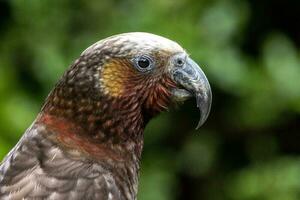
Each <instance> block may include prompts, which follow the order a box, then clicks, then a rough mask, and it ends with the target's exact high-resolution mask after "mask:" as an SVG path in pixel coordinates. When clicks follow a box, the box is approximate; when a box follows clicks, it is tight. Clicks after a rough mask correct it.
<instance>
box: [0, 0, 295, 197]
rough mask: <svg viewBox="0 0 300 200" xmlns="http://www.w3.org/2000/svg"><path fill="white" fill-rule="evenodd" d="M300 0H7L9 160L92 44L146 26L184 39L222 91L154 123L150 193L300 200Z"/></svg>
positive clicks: (2, 35)
mask: <svg viewBox="0 0 300 200" xmlns="http://www.w3.org/2000/svg"><path fill="white" fill-rule="evenodd" d="M299 22H300V1H297V0H295V1H292V0H289V1H287V0H286V1H284V2H283V1H278V0H227V1H225V0H200V1H199V0H181V1H174V0H157V1H155V0H145V1H138V0H136V1H135V0H124V1H123V0H101V1H100V0H90V1H84V0H10V1H3V0H0V158H1V159H2V158H3V157H4V156H5V155H6V154H7V152H8V151H9V149H11V148H12V147H13V146H14V145H15V144H16V142H17V141H18V139H19V138H20V136H21V135H22V134H23V132H24V131H25V130H26V128H27V127H28V126H29V125H30V124H31V122H32V121H33V120H34V118H35V116H36V115H37V113H38V112H39V109H40V108H41V105H42V103H43V100H44V99H45V97H46V96H47V94H48V92H49V91H50V90H51V88H52V87H53V86H54V84H55V82H56V81H57V80H58V79H59V77H60V76H61V75H62V73H63V72H64V70H65V69H66V68H67V67H68V66H69V65H70V64H71V63H72V62H73V61H74V60H75V59H76V58H77V57H78V56H79V55H80V53H81V52H82V51H83V50H84V49H85V48H87V47H88V46H89V45H91V44H92V43H94V42H96V41H98V40H100V39H102V38H104V37H107V36H110V35H113V34H117V33H121V32H130V31H146V32H152V33H155V34H159V35H162V36H165V37H168V38H170V39H173V40H175V41H177V42H178V43H180V44H181V45H182V46H183V47H184V48H186V49H187V51H188V52H189V53H190V54H191V56H192V57H193V58H194V60H196V61H197V62H198V63H199V64H201V66H202V68H203V70H204V71H205V73H206V75H207V77H208V79H209V81H210V83H211V85H212V89H213V106H212V110H211V115H210V117H209V119H208V121H207V123H206V124H205V125H204V126H203V127H202V128H200V130H197V131H196V130H194V129H195V127H196V124H197V120H198V117H199V113H198V111H197V108H196V105H195V100H193V99H191V100H189V101H188V102H186V103H185V104H184V105H183V106H181V107H179V108H178V109H174V110H172V111H170V112H168V113H164V114H162V115H161V116H159V117H158V118H156V119H154V120H153V121H151V123H150V124H149V125H148V127H147V129H146V133H145V148H144V154H143V160H142V169H141V180H140V187H139V199H140V200H153V199H155V200H171V199H201V200H298V199H300V131H299V126H300V124H299V123H300V53H299V47H300V26H299Z"/></svg>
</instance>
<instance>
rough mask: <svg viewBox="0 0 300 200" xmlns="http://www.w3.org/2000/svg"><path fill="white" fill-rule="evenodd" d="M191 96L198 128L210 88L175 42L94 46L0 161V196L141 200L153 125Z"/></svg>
mask: <svg viewBox="0 0 300 200" xmlns="http://www.w3.org/2000/svg"><path fill="white" fill-rule="evenodd" d="M191 97H194V98H195V99H196V104H197V107H198V109H199V112H200V120H199V122H198V126H197V128H199V127H200V126H201V125H202V124H203V123H204V122H205V121H206V119H207V118H208V115H209V113H210V108H211V102H212V92H211V87H210V84H209V82H208V79H207V77H206V75H205V74H204V72H203V71H202V69H201V68H200V67H199V65H198V64H197V63H196V62H195V61H193V60H192V58H190V56H189V54H188V53H187V52H186V51H185V50H184V49H183V48H182V47H181V46H180V45H179V44H178V43H177V42H175V41H172V40H170V39H167V38H165V37H162V36H158V35H155V34H151V33H146V32H129V33H121V34H117V35H113V36H110V37H107V38H105V39H102V40H100V41H98V42H96V43H94V44H92V45H91V46H90V47H88V48H87V49H86V50H84V51H83V52H82V53H81V54H80V56H79V57H78V58H77V59H76V60H75V61H74V62H73V63H72V64H71V65H70V67H69V68H68V69H67V70H66V71H65V72H64V73H63V75H62V76H61V78H60V79H59V80H58V82H57V83H56V85H55V86H54V88H53V89H52V91H51V92H50V93H49V95H48V96H47V98H46V100H45V103H44V104H43V106H42V107H41V109H40V112H39V113H38V114H37V117H36V118H35V120H34V121H33V122H32V124H31V126H30V127H29V128H28V129H27V130H26V131H25V133H24V134H23V135H22V137H21V138H20V140H19V141H18V143H17V144H16V145H15V146H14V147H13V148H12V150H11V151H10V152H9V153H8V154H7V155H6V157H5V158H4V159H3V161H2V162H1V164H0V199H1V200H19V199H20V200H23V199H26V200H27V199H28V200H31V199H32V200H33V199H34V200H37V199H41V200H42V199H47V200H48V199H49V200H51V199H53V200H62V199H64V200H67V199H70V200H76V199H85V200H94V199H99V200H136V199H137V193H138V179H139V174H140V172H139V171H140V164H141V157H142V150H143V144H144V129H145V127H146V125H147V123H148V122H149V121H150V120H151V119H152V118H153V117H155V116H157V115H158V114H160V113H161V112H163V111H166V110H168V109H169V108H171V107H174V106H176V105H178V104H179V103H181V102H184V101H185V100H187V99H189V98H191Z"/></svg>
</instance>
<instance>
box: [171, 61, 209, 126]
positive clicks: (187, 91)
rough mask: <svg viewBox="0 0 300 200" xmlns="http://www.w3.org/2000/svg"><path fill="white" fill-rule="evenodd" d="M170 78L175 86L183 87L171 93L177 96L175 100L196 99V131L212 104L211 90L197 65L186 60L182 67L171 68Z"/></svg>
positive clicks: (204, 119)
mask: <svg viewBox="0 0 300 200" xmlns="http://www.w3.org/2000/svg"><path fill="white" fill-rule="evenodd" d="M172 78H173V80H174V81H175V83H176V84H178V85H180V86H181V87H183V89H177V90H176V89H175V90H174V91H173V95H175V96H177V99H179V98H182V99H186V98H187V97H189V96H194V97H196V102H197V107H198V108H199V110H200V120H199V122H198V125H197V127H196V129H198V128H199V127H200V126H201V125H203V123H204V122H205V121H206V119H207V117H208V115H209V112H210V107H211V102H212V92H211V88H210V85H209V82H208V80H207V78H206V76H205V74H204V72H203V71H202V70H201V68H200V67H199V66H198V65H197V63H195V62H194V61H193V60H192V59H190V58H187V59H186V62H185V63H184V64H183V65H182V66H175V67H174V68H173V70H172Z"/></svg>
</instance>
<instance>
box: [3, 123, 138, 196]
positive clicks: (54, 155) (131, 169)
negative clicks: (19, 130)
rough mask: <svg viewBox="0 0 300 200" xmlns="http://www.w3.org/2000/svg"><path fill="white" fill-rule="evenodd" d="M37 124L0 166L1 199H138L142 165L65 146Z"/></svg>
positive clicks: (45, 128)
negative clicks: (88, 153)
mask: <svg viewBox="0 0 300 200" xmlns="http://www.w3.org/2000/svg"><path fill="white" fill-rule="evenodd" d="M51 135H52V134H49V130H47V127H45V126H42V125H40V124H34V125H33V126H32V127H31V128H30V129H28V130H27V132H26V133H25V134H24V136H23V137H22V138H21V140H20V141H19V143H18V144H17V145H16V146H15V148H14V149H12V151H11V152H10V153H9V154H8V155H7V156H6V158H5V159H4V160H3V163H2V164H1V166H0V197H1V198H0V199H5V200H6V199H7V200H11V199H13V200H18V199H28V200H31V199H35V200H36V199H53V200H54V199H55V200H60V199H64V200H67V199H72V200H76V199H87V200H89V199H107V200H123V199H124V200H125V199H136V193H137V181H138V180H137V179H138V174H137V171H138V167H139V166H138V165H137V164H136V163H137V162H135V163H134V162H133V163H130V162H129V163H124V162H120V163H116V162H107V161H105V162H104V161H101V160H99V161H95V160H93V159H92V158H89V157H87V156H85V155H82V152H80V151H77V150H74V149H64V147H61V146H60V145H59V144H58V143H56V142H55V141H53V140H52V139H51V137H49V136H51Z"/></svg>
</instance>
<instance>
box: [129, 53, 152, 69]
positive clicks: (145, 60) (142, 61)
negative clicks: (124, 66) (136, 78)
mask: <svg viewBox="0 0 300 200" xmlns="http://www.w3.org/2000/svg"><path fill="white" fill-rule="evenodd" d="M134 62H135V66H136V68H137V69H138V70H139V71H142V72H146V71H149V70H151V69H152V66H153V61H152V59H151V58H150V57H149V56H145V55H143V56H139V57H137V58H135V59H134Z"/></svg>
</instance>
